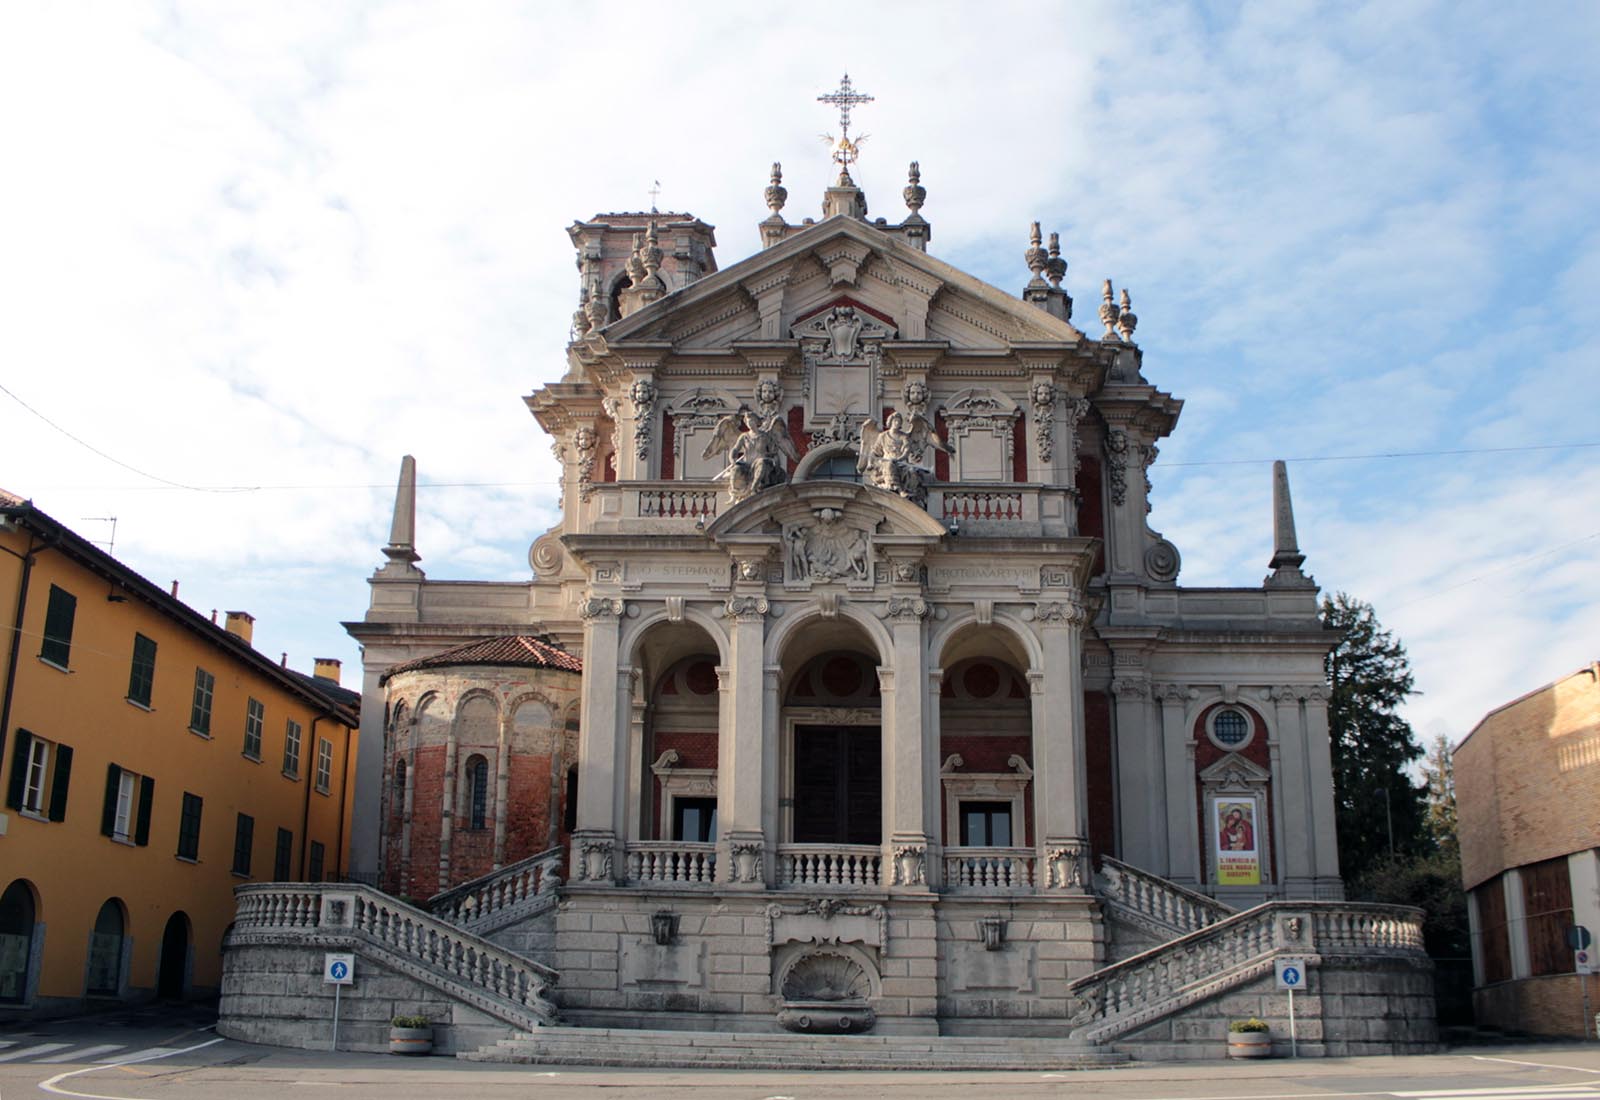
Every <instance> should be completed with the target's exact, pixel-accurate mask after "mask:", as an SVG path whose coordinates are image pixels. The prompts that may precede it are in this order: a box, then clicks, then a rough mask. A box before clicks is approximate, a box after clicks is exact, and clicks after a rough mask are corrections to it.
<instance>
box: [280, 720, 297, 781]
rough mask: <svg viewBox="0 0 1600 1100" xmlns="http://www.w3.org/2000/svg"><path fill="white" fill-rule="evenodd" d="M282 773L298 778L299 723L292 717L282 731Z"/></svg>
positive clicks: (291, 777)
mask: <svg viewBox="0 0 1600 1100" xmlns="http://www.w3.org/2000/svg"><path fill="white" fill-rule="evenodd" d="M283 774H284V775H287V776H288V777H289V778H290V779H299V778H300V723H299V722H296V721H295V720H294V719H293V718H291V719H289V724H288V725H287V726H285V727H284V731H283Z"/></svg>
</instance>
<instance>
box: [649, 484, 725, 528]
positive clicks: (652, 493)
mask: <svg viewBox="0 0 1600 1100" xmlns="http://www.w3.org/2000/svg"><path fill="white" fill-rule="evenodd" d="M629 488H631V489H633V490H634V492H633V496H634V500H635V504H634V514H635V515H638V516H640V517H641V518H644V519H657V518H659V519H688V520H695V519H701V518H704V519H705V520H706V522H708V523H709V522H710V521H711V520H712V519H713V518H714V517H715V516H716V514H717V495H718V494H719V493H720V492H722V491H723V490H722V488H721V486H717V487H713V488H691V487H687V486H685V485H684V483H683V482H681V481H667V482H655V483H650V482H634V483H632V484H631V485H630V486H629Z"/></svg>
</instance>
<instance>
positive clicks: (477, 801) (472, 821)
mask: <svg viewBox="0 0 1600 1100" xmlns="http://www.w3.org/2000/svg"><path fill="white" fill-rule="evenodd" d="M467 814H468V818H467V828H469V829H482V828H483V827H484V824H485V822H486V821H487V820H488V817H489V762H488V761H487V760H485V759H484V758H483V757H481V756H478V755H477V754H474V755H472V756H469V757H468V758H467Z"/></svg>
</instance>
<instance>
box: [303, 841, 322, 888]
mask: <svg viewBox="0 0 1600 1100" xmlns="http://www.w3.org/2000/svg"><path fill="white" fill-rule="evenodd" d="M324 856H325V849H324V848H323V847H322V841H320V840H313V841H312V842H311V873H310V876H309V877H308V878H307V879H306V881H307V882H321V881H322V861H323V859H324Z"/></svg>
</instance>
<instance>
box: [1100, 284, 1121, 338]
mask: <svg viewBox="0 0 1600 1100" xmlns="http://www.w3.org/2000/svg"><path fill="white" fill-rule="evenodd" d="M1112 299H1113V295H1112V290H1111V280H1110V279H1107V280H1106V281H1105V286H1104V287H1103V288H1102V290H1101V292H1100V323H1101V324H1102V325H1104V326H1106V331H1105V335H1104V336H1102V337H1100V339H1102V340H1115V339H1116V338H1117V315H1118V314H1119V313H1120V312H1121V311H1120V310H1119V309H1117V303H1116V302H1115V301H1113V300H1112Z"/></svg>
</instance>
